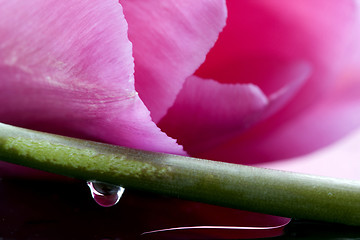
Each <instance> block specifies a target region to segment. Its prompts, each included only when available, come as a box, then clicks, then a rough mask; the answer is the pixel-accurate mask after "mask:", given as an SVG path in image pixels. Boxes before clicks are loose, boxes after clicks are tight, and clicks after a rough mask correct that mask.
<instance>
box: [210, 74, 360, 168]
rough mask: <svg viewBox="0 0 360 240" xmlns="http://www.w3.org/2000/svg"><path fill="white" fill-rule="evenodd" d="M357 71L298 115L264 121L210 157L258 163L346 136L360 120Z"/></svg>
mask: <svg viewBox="0 0 360 240" xmlns="http://www.w3.org/2000/svg"><path fill="white" fill-rule="evenodd" d="M353 74H354V75H352V77H354V78H353V80H352V81H350V79H347V78H341V79H339V81H338V82H337V83H338V84H336V85H335V86H336V87H334V88H333V89H332V91H331V92H329V93H328V95H327V96H326V97H325V98H322V99H321V100H319V101H318V102H317V103H314V104H313V105H312V106H310V107H309V108H308V109H307V110H306V111H304V112H303V114H301V115H300V116H298V117H297V118H293V119H291V121H289V120H288V121H283V122H282V123H281V124H279V125H272V124H275V122H271V121H269V122H265V123H263V124H260V125H258V126H257V127H256V128H253V129H251V130H249V131H248V132H246V133H244V134H243V135H240V136H238V137H237V138H234V139H233V140H232V141H229V142H227V143H226V144H223V145H222V146H219V147H218V148H216V149H211V150H209V151H208V152H207V153H206V156H208V157H211V158H213V159H218V160H223V161H230V162H242V163H246V164H255V163H257V162H264V161H272V160H279V159H286V158H290V157H294V156H299V155H303V154H306V153H309V152H311V151H314V150H316V149H319V148H322V147H325V146H326V145H328V144H330V143H332V142H334V141H336V140H338V139H340V138H341V137H344V136H345V135H346V134H348V133H349V132H351V131H352V130H354V129H356V128H357V127H358V126H359V123H360V95H359V92H360V81H359V79H360V74H355V73H353ZM206 156H203V157H206ZM338 164H339V162H338ZM324 168H326V166H324ZM332 170H333V171H334V170H335V169H332Z"/></svg>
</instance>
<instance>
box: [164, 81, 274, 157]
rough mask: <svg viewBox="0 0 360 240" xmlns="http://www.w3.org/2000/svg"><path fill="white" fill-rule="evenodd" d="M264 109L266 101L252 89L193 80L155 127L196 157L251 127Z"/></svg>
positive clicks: (258, 90) (248, 86)
mask: <svg viewBox="0 0 360 240" xmlns="http://www.w3.org/2000/svg"><path fill="white" fill-rule="evenodd" d="M267 107H268V99H267V98H266V96H265V95H264V94H263V93H262V91H261V90H260V89H259V88H258V87H256V86H255V85H252V84H221V83H218V82H216V81H212V80H204V79H201V78H198V77H196V76H192V77H189V78H188V79H187V81H186V82H185V84H184V87H183V89H182V90H181V91H180V93H179V95H178V97H177V99H176V102H175V104H174V106H173V107H171V108H170V109H169V111H168V114H167V115H166V116H165V117H164V118H163V119H162V120H161V121H160V122H159V124H158V125H159V126H160V128H162V129H163V130H164V131H165V132H166V133H167V134H169V136H172V137H174V138H176V139H178V142H179V143H180V144H182V145H184V147H185V149H186V150H187V151H188V152H189V153H190V154H192V155H198V154H199V152H202V151H207V150H208V149H211V148H212V147H215V146H217V145H218V144H220V143H221V142H223V141H225V140H228V139H229V138H232V137H234V135H235V136H236V135H237V134H240V133H241V132H243V131H244V130H246V129H247V128H249V127H250V126H252V125H253V124H254V123H256V122H257V121H258V120H259V119H261V117H262V114H263V112H264V111H265V109H266V108H267Z"/></svg>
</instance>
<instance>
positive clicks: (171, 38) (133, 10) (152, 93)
mask: <svg viewBox="0 0 360 240" xmlns="http://www.w3.org/2000/svg"><path fill="white" fill-rule="evenodd" d="M120 3H121V4H122V5H123V7H124V14H125V17H126V20H127V21H128V23H129V39H130V41H131V42H132V43H133V47H134V58H135V79H136V82H135V86H136V90H137V91H138V92H139V95H140V97H141V99H142V100H143V101H144V103H145V105H146V106H147V107H148V108H149V110H150V112H151V116H152V119H153V120H154V121H155V122H158V121H159V120H160V118H161V117H162V116H164V115H165V113H166V111H167V109H168V108H169V107H170V106H171V105H172V104H173V102H174V101H175V98H176V95H177V93H178V92H179V91H180V89H181V87H182V85H183V83H184V81H185V79H186V78H187V77H188V76H190V75H192V74H193V73H194V71H195V70H196V69H197V68H198V67H199V66H200V64H201V63H202V62H203V61H204V60H205V56H206V53H207V52H208V51H209V49H210V48H211V47H212V46H213V44H214V43H215V41H216V39H217V37H218V34H219V32H220V31H221V30H222V28H223V26H224V25H225V20H226V6H225V2H224V1H218V0H211V1H210V0H202V1H191V0H186V1H176V0H171V1H169V0H165V1H161V0H148V1H122V0H121V1H120Z"/></svg>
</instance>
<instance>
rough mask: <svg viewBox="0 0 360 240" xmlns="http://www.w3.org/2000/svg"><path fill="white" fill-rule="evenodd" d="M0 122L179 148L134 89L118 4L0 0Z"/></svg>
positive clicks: (144, 145)
mask: <svg viewBox="0 0 360 240" xmlns="http://www.w3.org/2000/svg"><path fill="white" fill-rule="evenodd" d="M0 4H1V9H0V39H1V43H0V101H1V103H2V107H1V109H0V120H1V121H2V122H5V123H10V124H14V125H20V126H25V127H29V128H34V129H37V130H45V131H50V132H55V133H60V134H62V135H70V136H76V137H80V138H88V139H97V140H100V141H105V142H110V143H114V144H119V145H124V146H128V147H134V148H141V149H147V150H152V151H162V152H170V153H180V154H181V153H183V152H182V150H181V147H180V146H178V145H177V144H176V143H175V141H174V140H172V139H170V138H169V137H167V136H166V135H165V134H164V133H162V132H161V131H160V129H159V128H157V127H156V125H155V124H154V123H153V122H152V121H151V118H150V115H149V111H148V110H147V108H146V107H145V106H144V104H143V103H142V101H141V100H140V98H139V97H138V94H137V92H136V91H135V88H134V77H133V71H134V63H133V58H132V47H131V43H130V41H129V40H128V37H127V30H128V28H127V23H126V21H125V18H124V15H123V13H122V7H121V5H120V4H119V3H118V2H117V1H102V0H91V1H90V0H84V1H76V0H69V1H63V2H59V1H55V0H49V1H42V0H34V1H17V0H14V1H0Z"/></svg>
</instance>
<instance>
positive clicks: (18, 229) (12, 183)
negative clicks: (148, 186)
mask: <svg viewBox="0 0 360 240" xmlns="http://www.w3.org/2000/svg"><path fill="white" fill-rule="evenodd" d="M0 196H1V198H0V217H1V218H0V223H1V224H0V239H135V238H141V239H143V238H146V239H149V238H153V239H159V238H160V237H169V238H171V239H184V238H188V237H191V238H205V239H208V238H209V237H214V238H222V237H229V238H240V237H242V238H244V237H254V236H257V237H266V236H278V235H279V234H281V233H282V230H281V229H280V230H279V229H277V230H273V231H260V232H259V231H245V232H241V231H230V232H229V231H198V232H196V231H195V232H194V231H193V232H182V233H179V234H178V233H176V231H174V232H171V233H170V235H161V234H160V235H156V234H154V235H151V234H149V235H146V236H141V233H143V232H146V231H152V230H157V229H162V228H171V227H179V226H196V225H218V226H219V225H220V226H245V227H246V226H267V225H269V224H273V225H276V224H278V225H281V224H283V223H284V222H286V219H280V220H279V219H278V220H275V221H278V222H274V220H272V217H271V216H268V215H261V214H255V213H251V214H249V213H247V212H243V211H238V210H232V209H227V208H221V207H216V206H210V205H206V204H200V203H192V202H188V201H180V200H178V199H173V198H166V197H157V196H153V195H150V194H143V193H138V192H134V191H130V190H129V191H127V192H126V193H125V194H124V195H123V197H122V198H121V200H120V202H119V203H118V204H117V205H116V206H114V207H110V208H103V207H100V206H98V205H97V204H96V203H95V202H94V200H93V199H92V198H91V197H90V194H89V189H88V188H87V186H86V183H85V182H80V181H75V180H72V179H67V178H64V179H61V181H60V180H29V179H12V178H10V177H4V178H2V179H1V180H0Z"/></svg>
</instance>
